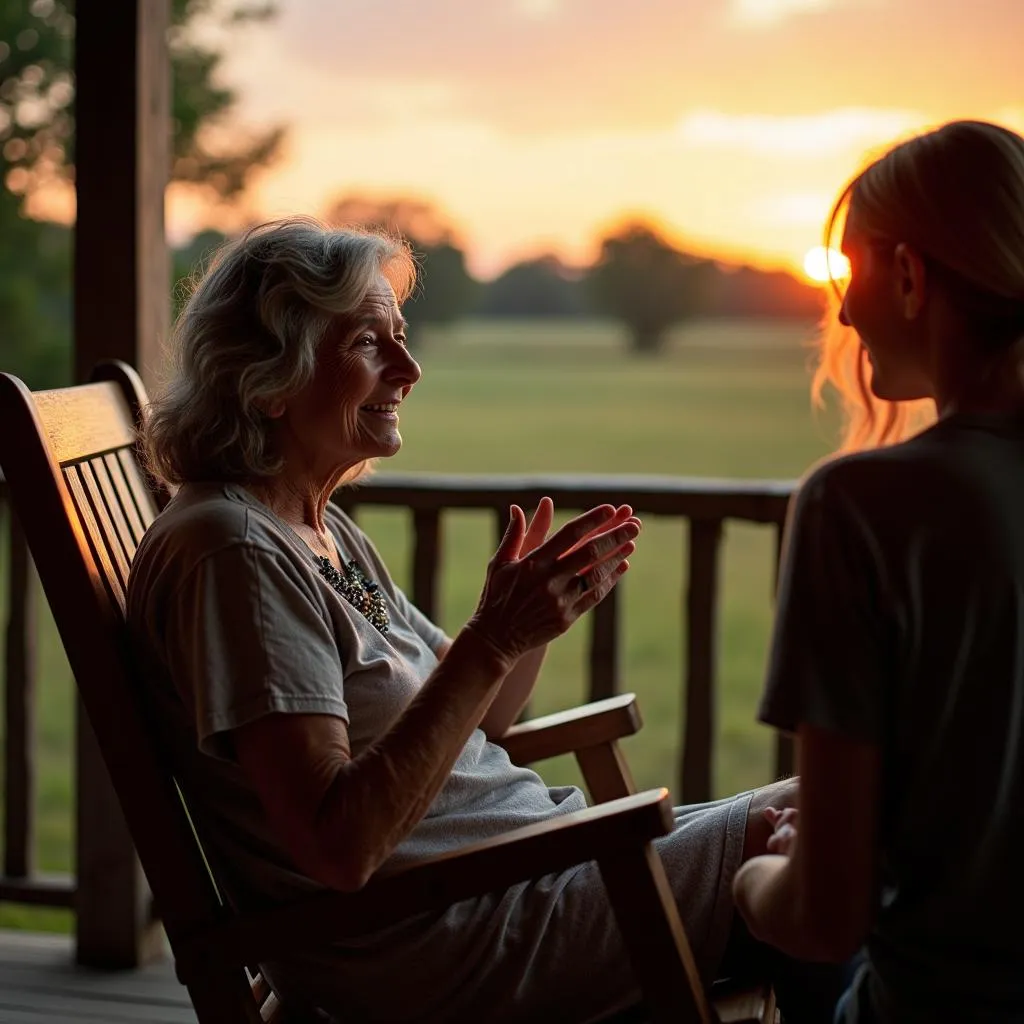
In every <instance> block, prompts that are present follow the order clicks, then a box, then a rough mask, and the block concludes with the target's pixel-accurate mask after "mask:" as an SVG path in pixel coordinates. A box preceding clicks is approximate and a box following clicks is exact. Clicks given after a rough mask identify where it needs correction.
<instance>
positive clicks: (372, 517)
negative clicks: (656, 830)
mask: <svg viewBox="0 0 1024 1024" xmlns="http://www.w3.org/2000/svg"><path fill="white" fill-rule="evenodd" d="M812 337H813V324H806V323H788V322H782V323H779V322H775V323H766V322H760V321H736V322H729V323H725V322H716V323H713V324H693V325H690V326H688V327H685V328H681V329H680V330H678V331H677V332H676V333H675V334H674V335H673V337H672V338H671V344H670V345H669V347H668V350H667V351H666V352H665V353H664V354H663V355H662V356H660V357H658V358H656V359H637V358H635V357H631V356H630V355H629V354H628V352H627V351H626V346H625V339H624V337H623V335H622V334H621V332H620V331H619V330H618V329H617V328H615V327H614V326H612V325H606V324H603V323H585V324H574V325H571V326H567V325H561V324H550V323H509V324H502V325H500V326H495V325H494V324H493V323H488V324H479V323H467V324H463V325H461V326H459V327H458V328H457V329H454V330H451V331H447V332H435V333H433V334H427V335H425V336H424V338H423V345H422V348H421V350H420V359H421V362H422V365H423V370H424V374H423V379H422V381H421V382H420V384H419V385H418V387H417V389H416V391H415V393H414V394H413V396H412V398H411V399H410V400H409V401H408V403H407V405H406V406H405V407H404V408H403V415H402V433H403V436H404V438H405V447H404V448H403V450H402V452H401V453H400V454H399V455H398V456H397V457H396V458H395V459H393V460H391V461H390V462H388V463H386V464H383V465H381V467H380V470H379V472H381V473H386V472H388V471H389V470H395V471H399V470H401V471H416V472H429V471H433V472H450V473H456V472H457V473H505V472H507V473H534V472H538V473H560V472H566V473H569V472H571V473H657V474H672V475H680V476H700V477H718V478H728V477H733V478H747V479H756V478H776V479H789V478H794V477H797V476H799V475H800V474H801V473H802V472H804V470H805V469H806V468H807V467H808V465H809V464H810V463H811V462H812V461H814V460H815V459H817V458H819V457H821V456H822V455H824V454H825V453H826V452H828V451H829V449H830V448H831V447H832V445H833V444H834V441H835V421H834V418H831V417H825V418H821V417H818V416H815V415H814V414H812V412H811V409H810V403H809V399H808V380H809V375H808V362H809V356H810V352H809V347H808V343H809V341H810V340H811V339H812ZM360 523H361V525H363V526H364V528H366V529H367V530H368V532H369V533H370V534H371V536H372V537H373V538H374V540H375V541H376V542H377V544H378V547H379V548H380V549H381V551H382V552H383V554H384V556H385V558H386V559H387V561H388V563H389V565H391V567H392V571H393V572H394V574H395V576H396V578H397V579H398V580H399V582H400V583H405V582H406V581H407V579H408V576H407V572H406V568H407V561H408V550H409V548H408V536H407V532H406V516H405V515H404V514H403V513H401V512H398V511H384V510H381V511H376V510H374V511H371V510H366V511H364V512H362V513H361V514H360ZM0 531H2V532H0V536H3V537H6V528H5V527H3V528H0ZM492 543H493V522H492V519H491V517H490V516H489V515H487V514H484V513H480V514H475V513H451V514H449V515H448V517H447V519H446V527H445V561H444V578H443V587H442V595H443V601H442V606H443V607H442V612H441V615H440V619H441V625H442V626H444V627H445V628H446V629H448V630H449V631H454V630H456V629H457V628H458V626H459V624H460V623H461V622H462V621H463V620H464V619H465V618H466V616H467V615H468V614H469V613H470V612H471V611H472V608H473V607H474V605H475V602H476V598H477V596H478V594H479V589H480V586H481V583H482V581H483V569H484V564H485V562H486V560H487V558H489V557H490V554H491V550H492ZM0 557H2V560H0V583H2V584H3V591H2V593H0V622H3V621H6V613H5V610H4V608H3V600H4V597H5V595H6V584H5V582H4V580H5V574H6V566H7V559H6V552H4V551H0ZM631 561H632V568H631V570H630V573H629V575H628V576H627V578H626V579H625V581H624V583H623V589H624V593H623V602H622V604H623V613H624V616H625V620H624V623H623V638H624V643H625V651H624V659H623V668H624V678H625V685H626V686H627V687H628V688H629V689H631V690H634V691H635V692H636V693H637V694H638V695H639V699H640V706H641V710H642V712H643V715H644V718H645V722H646V724H645V727H644V729H643V731H642V732H641V733H640V735H639V736H637V737H635V738H633V739H631V740H630V741H628V742H627V746H626V749H627V754H628V757H629V760H630V762H631V764H632V766H633V770H634V773H635V775H636V777H637V782H638V783H639V784H640V785H641V786H647V785H674V784H675V780H676V775H677V768H676V765H677V763H678V746H679V737H680V735H681V729H682V719H681V715H680V698H681V681H680V680H681V672H682V659H683V641H682V638H681V636H680V626H679V624H680V622H681V617H682V595H683V580H684V576H683V570H684V567H685V548H684V529H683V526H682V524H681V523H680V521H678V520H675V521H673V520H666V521H663V522H659V521H657V520H647V521H646V522H645V529H644V533H643V535H642V537H641V538H640V544H639V547H638V550H637V552H636V554H635V556H634V557H633V559H632V560H631ZM771 580H772V538H771V534H770V532H769V531H767V530H765V529H762V528H759V527H754V526H741V525H731V526H729V527H728V528H727V533H726V542H725V547H724V564H723V587H722V592H723V607H722V632H721V637H720V647H719V649H720V656H721V660H720V667H719V675H718V681H719V690H718V707H719V712H720V715H719V727H718V734H717V758H716V765H715V788H716V790H717V792H718V793H720V794H725V793H728V792H733V791H736V790H739V789H743V788H747V787H750V786H754V785H757V784H758V783H760V782H764V781H767V780H768V778H769V777H770V770H771V766H770V744H771V737H770V735H769V733H768V730H766V729H765V728H763V727H761V726H758V725H757V724H756V723H755V722H754V720H753V716H754V709H755V706H756V701H757V697H758V694H759V691H760V686H761V675H762V671H763V663H764V655H765V646H766V639H767V631H768V626H769V621H770V614H771V599H770V595H771ZM43 611H44V615H43V622H42V625H41V629H42V637H41V644H40V647H41V650H40V665H39V669H40V691H39V711H38V722H37V737H36V744H37V747H36V749H37V754H38V762H37V771H38V796H37V808H38V810H37V833H36V844H37V846H36V848H37V865H38V867H39V869H40V870H44V871H68V870H70V869H71V866H72V865H71V850H72V826H73V822H72V808H71V770H70V763H71V745H72V722H71V707H72V704H71V693H72V690H71V681H70V675H69V670H68V667H67V664H66V662H65V660H64V657H63V652H62V651H61V648H60V643H59V641H58V640H57V638H56V634H55V632H54V630H53V626H52V623H51V622H49V621H48V620H47V619H46V616H45V609H43ZM584 640H585V632H584V630H582V629H576V630H573V631H570V633H569V634H568V635H567V636H566V637H564V638H563V639H562V640H560V641H559V642H558V643H557V644H555V645H553V647H552V650H551V652H550V654H549V656H548V659H547V662H546V664H545V667H544V671H543V675H542V678H541V681H540V684H539V686H538V691H537V695H536V699H535V701H534V703H533V710H534V711H535V712H536V713H543V712H546V711H551V710H555V709H558V708H562V707H567V706H570V705H572V704H575V703H578V702H579V701H580V699H581V698H582V695H583V657H584V649H583V644H584ZM0 645H2V638H0ZM542 771H543V774H544V775H545V777H546V778H549V779H550V781H552V782H565V781H577V776H576V773H575V769H574V766H573V765H572V764H571V763H567V762H566V761H565V760H564V759H559V760H558V761H556V762H552V763H550V764H548V765H546V766H542ZM68 919H69V918H68V915H67V914H66V913H63V912H57V911H50V912H41V911H29V910H25V909H22V908H18V907H12V906H0V927H11V926H14V925H16V924H23V925H26V926H30V927H35V928H43V927H55V928H64V927H67V926H68Z"/></svg>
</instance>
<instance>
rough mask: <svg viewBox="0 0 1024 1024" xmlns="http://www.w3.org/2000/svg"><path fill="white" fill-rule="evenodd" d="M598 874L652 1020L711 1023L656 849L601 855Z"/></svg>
mask: <svg viewBox="0 0 1024 1024" xmlns="http://www.w3.org/2000/svg"><path fill="white" fill-rule="evenodd" d="M598 866H599V867H600V869H601V877H602V879H603V880H604V884H605V888H606V889H607V890H608V896H609V898H610V900H611V904H612V909H613V910H614V912H615V919H616V921H617V922H618V924H619V930H620V931H621V932H622V937H623V940H624V942H625V946H626V950H627V952H628V953H629V959H630V962H631V963H632V965H633V971H634V973H635V974H636V976H637V978H638V980H639V981H640V987H641V989H642V990H643V993H644V1002H645V1004H646V1008H647V1012H648V1014H649V1015H650V1019H651V1021H653V1022H654V1024H712V1022H713V1021H714V1016H713V1013H712V1010H711V1008H710V1006H709V1005H708V1002H707V997H706V995H705V993H704V986H703V984H702V982H701V979H700V975H699V974H698V972H697V965H696V963H695V961H694V959H693V953H692V951H691V950H690V944H689V942H688V941H687V939H686V934H685V932H684V931H683V925H682V922H681V921H680V920H679V913H678V911H677V909H676V905H675V900H674V898H673V896H672V890H671V888H670V887H669V884H668V879H667V878H666V876H665V869H664V867H663V866H662V863H661V860H660V859H659V858H658V854H657V852H656V851H655V850H654V848H653V847H652V846H651V845H650V844H649V843H648V844H646V845H645V846H644V847H643V848H642V849H641V850H638V851H636V852H633V851H630V852H628V853H627V852H623V853H621V854H619V855H617V856H612V857H599V858H598Z"/></svg>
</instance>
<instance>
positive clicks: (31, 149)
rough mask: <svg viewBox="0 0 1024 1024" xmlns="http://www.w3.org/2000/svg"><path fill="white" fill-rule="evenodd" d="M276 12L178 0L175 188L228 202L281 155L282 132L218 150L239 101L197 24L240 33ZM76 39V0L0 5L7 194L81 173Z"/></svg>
mask: <svg viewBox="0 0 1024 1024" xmlns="http://www.w3.org/2000/svg"><path fill="white" fill-rule="evenodd" d="M273 13H274V5H273V4H271V3H262V2H255V0H171V29H170V31H169V33H168V38H167V45H168V49H169V51H170V61H171V74H172V94H171V113H172V118H173V158H172V159H173V163H172V166H171V168H170V174H171V178H172V180H175V181H187V182H192V183H194V184H198V185H201V186H203V187H206V188H209V189H211V190H213V192H215V193H216V194H217V195H218V196H221V197H230V196H233V195H235V194H236V193H238V192H239V191H240V190H241V189H242V188H243V186H244V185H245V181H246V178H247V176H248V175H249V174H250V172H251V171H252V170H254V169H255V168H257V167H262V166H264V165H266V164H267V163H268V162H270V161H271V160H272V159H273V158H274V157H275V156H276V155H277V154H278V152H279V150H280V144H281V140H282V138H283V135H284V129H283V128H281V127H273V128H269V129H266V130H264V131H262V132H259V133H257V134H255V135H251V136H246V137H243V136H241V135H240V134H238V133H237V132H236V133H223V132H222V133H219V135H220V137H219V139H218V142H217V144H216V145H214V144H212V142H211V140H210V139H209V133H210V129H211V128H213V127H218V128H219V127H223V124H224V122H225V120H226V118H227V116H228V115H230V114H231V112H232V110H233V108H234V106H235V103H236V101H237V96H236V94H235V92H234V90H232V89H229V88H227V87H225V86H224V85H222V84H220V83H218V82H217V80H216V78H217V71H218V69H219V66H220V63H221V60H222V58H223V54H221V53H220V52H219V51H217V50H215V49H212V48H211V47H210V46H209V45H207V44H204V43H202V42H200V41H199V39H198V37H197V35H196V33H195V31H194V29H193V26H194V24H195V22H196V20H197V19H203V20H205V21H207V22H211V23H219V24H221V25H230V26H237V25H240V24H242V23H245V22H252V21H259V20H264V19H266V18H269V17H271V16H272V15H273ZM74 33H75V19H74V4H73V3H71V2H69V0H31V2H17V0H15V2H13V3H12V2H7V3H2V4H0V143H3V146H2V148H0V187H2V188H6V189H8V190H9V191H10V192H11V193H13V194H14V195H16V196H22V197H25V196H29V195H31V194H32V193H33V192H34V191H36V190H37V189H38V188H40V187H41V186H42V185H45V184H46V183H47V182H49V181H52V180H53V179H54V178H59V177H69V176H70V175H71V174H72V173H73V171H74V97H75V80H74V70H73V67H72V48H73V43H74Z"/></svg>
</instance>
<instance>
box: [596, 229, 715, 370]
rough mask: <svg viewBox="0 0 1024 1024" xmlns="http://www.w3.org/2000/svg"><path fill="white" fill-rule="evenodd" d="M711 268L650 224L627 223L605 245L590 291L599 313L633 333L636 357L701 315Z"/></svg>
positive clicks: (656, 348)
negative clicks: (704, 285) (703, 287)
mask: <svg viewBox="0 0 1024 1024" xmlns="http://www.w3.org/2000/svg"><path fill="white" fill-rule="evenodd" d="M709 267H710V264H709V263H708V262H707V261H704V260H699V259H697V258H695V257H693V256H689V255H687V254H686V253H684V252H681V251H680V250H678V249H676V248H674V247H673V246H672V245H670V244H669V243H668V242H667V241H665V240H664V239H663V238H662V237H661V236H660V235H658V234H657V233H656V232H655V231H653V230H652V229H651V228H649V227H647V226H646V225H644V224H628V225H626V226H625V227H623V228H622V229H621V230H620V231H618V232H616V233H615V234H614V235H610V236H608V237H605V238H603V239H602V240H601V253H600V256H599V257H598V260H597V262H596V263H595V264H594V266H593V268H592V269H591V271H590V274H589V275H588V278H587V284H588V289H587V290H588V293H589V295H590V299H591V301H592V303H593V304H594V306H595V308H596V309H598V310H600V311H601V312H603V313H605V314H607V315H608V316H612V317H614V318H615V319H617V320H621V321H622V322H623V323H624V324H625V325H626V326H627V327H628V328H629V331H630V335H631V340H632V348H633V350H634V351H635V352H638V353H643V354H653V353H656V352H658V351H660V350H661V348H662V346H663V344H664V341H665V332H666V331H667V330H668V329H669V328H670V327H671V326H672V325H673V324H676V323H679V322H680V321H682V320H685V319H687V318H688V317H690V316H693V315H694V314H695V313H697V312H698V311H699V304H700V289H701V283H702V281H703V280H705V279H706V276H707V272H708V269H709Z"/></svg>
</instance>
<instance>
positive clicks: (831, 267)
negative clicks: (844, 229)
mask: <svg viewBox="0 0 1024 1024" xmlns="http://www.w3.org/2000/svg"><path fill="white" fill-rule="evenodd" d="M804 273H805V274H806V275H807V276H808V277H809V278H810V279H811V280H812V281H814V282H816V283H817V284H828V282H829V281H831V280H833V279H835V280H837V281H841V280H842V279H843V278H844V277H849V275H850V261H849V260H848V259H847V258H846V257H845V256H844V255H843V254H842V253H841V252H838V251H837V250H835V249H826V248H825V246H823V245H816V246H815V247H814V248H813V249H808V250H807V254H806V255H805V256H804Z"/></svg>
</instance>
